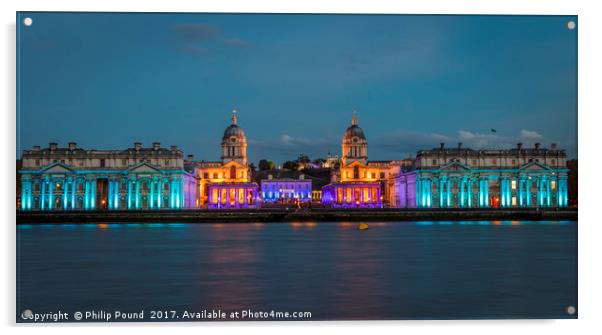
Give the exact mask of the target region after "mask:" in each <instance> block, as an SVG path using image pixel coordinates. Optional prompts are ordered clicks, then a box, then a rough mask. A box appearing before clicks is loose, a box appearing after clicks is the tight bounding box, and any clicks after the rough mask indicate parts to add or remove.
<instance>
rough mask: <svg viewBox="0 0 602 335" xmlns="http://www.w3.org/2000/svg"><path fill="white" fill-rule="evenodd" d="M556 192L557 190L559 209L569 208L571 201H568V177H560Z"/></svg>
mask: <svg viewBox="0 0 602 335" xmlns="http://www.w3.org/2000/svg"><path fill="white" fill-rule="evenodd" d="M556 190H557V191H556V192H557V195H556V198H557V204H558V207H567V206H568V204H569V199H568V183H567V176H566V175H561V176H558V185H557V186H556Z"/></svg>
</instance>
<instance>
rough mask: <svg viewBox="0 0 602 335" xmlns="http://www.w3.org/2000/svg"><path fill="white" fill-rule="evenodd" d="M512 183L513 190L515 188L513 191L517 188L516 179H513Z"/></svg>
mask: <svg viewBox="0 0 602 335" xmlns="http://www.w3.org/2000/svg"><path fill="white" fill-rule="evenodd" d="M511 184H512V190H513V191H514V190H516V180H513V181H512V182H511Z"/></svg>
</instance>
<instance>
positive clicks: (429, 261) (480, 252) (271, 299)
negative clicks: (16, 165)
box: [17, 220, 577, 319]
mask: <svg viewBox="0 0 602 335" xmlns="http://www.w3.org/2000/svg"><path fill="white" fill-rule="evenodd" d="M358 224H359V222H337V223H323V222H293V223H249V224H228V223H217V224H185V223H100V224H72V223H66V224H59V225H50V224H42V225H40V224H27V225H18V234H17V238H18V245H19V248H18V262H19V267H18V277H19V290H18V306H17V307H18V309H17V310H21V307H24V306H27V308H31V309H35V310H49V311H50V310H58V309H62V310H73V311H75V310H80V309H85V308H88V309H89V308H90V307H94V308H104V309H109V310H112V309H124V310H126V309H130V310H138V309H140V308H147V309H148V308H168V309H174V308H175V309H179V308H192V309H195V310H199V309H203V308H209V309H211V308H222V309H226V310H234V309H244V308H252V309H262V308H263V309H266V308H267V309H275V310H278V309H279V310H307V311H311V312H312V313H313V315H314V318H313V319H358V318H369V319H389V318H485V317H504V318H505V317H537V318H545V317H555V318H563V317H568V315H565V313H564V311H565V309H566V306H569V305H575V304H576V271H575V269H576V246H577V245H576V231H577V229H576V226H577V223H576V222H573V221H513V220H504V221H420V222H368V225H369V229H368V230H362V231H360V230H358V229H357V226H358Z"/></svg>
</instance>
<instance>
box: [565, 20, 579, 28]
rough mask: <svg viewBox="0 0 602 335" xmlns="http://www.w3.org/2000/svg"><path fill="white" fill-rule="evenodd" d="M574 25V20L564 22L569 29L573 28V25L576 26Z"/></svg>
mask: <svg viewBox="0 0 602 335" xmlns="http://www.w3.org/2000/svg"><path fill="white" fill-rule="evenodd" d="M576 26H577V24H576V23H575V21H569V22H568V23H567V24H566V27H567V28H569V29H570V30H573V29H575V27H576Z"/></svg>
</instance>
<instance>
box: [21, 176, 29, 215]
mask: <svg viewBox="0 0 602 335" xmlns="http://www.w3.org/2000/svg"><path fill="white" fill-rule="evenodd" d="M31 197H32V195H31V178H30V177H29V176H23V177H21V210H24V211H27V210H30V209H31Z"/></svg>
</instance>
